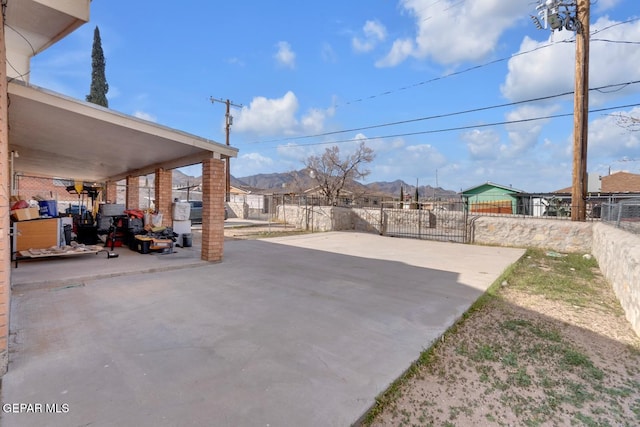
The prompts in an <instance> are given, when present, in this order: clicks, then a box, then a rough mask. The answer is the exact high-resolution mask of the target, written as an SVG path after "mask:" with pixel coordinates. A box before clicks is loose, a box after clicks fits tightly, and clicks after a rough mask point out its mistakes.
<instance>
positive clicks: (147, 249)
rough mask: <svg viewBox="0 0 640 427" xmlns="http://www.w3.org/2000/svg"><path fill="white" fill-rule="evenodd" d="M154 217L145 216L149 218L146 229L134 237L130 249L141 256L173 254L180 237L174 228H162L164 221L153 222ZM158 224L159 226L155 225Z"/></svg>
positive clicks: (139, 231) (145, 225)
mask: <svg viewBox="0 0 640 427" xmlns="http://www.w3.org/2000/svg"><path fill="white" fill-rule="evenodd" d="M153 217H154V216H153V215H145V218H148V219H147V220H146V221H145V224H144V227H143V228H142V229H140V230H138V232H137V233H135V235H134V236H133V241H132V244H131V245H130V248H131V249H132V250H134V251H137V252H139V253H141V254H148V253H152V252H156V253H157V252H159V253H162V254H170V253H173V246H174V243H175V241H176V237H177V236H178V235H177V234H176V233H174V232H173V228H171V227H165V226H162V225H161V223H162V220H161V219H160V220H157V221H154V220H153ZM154 222H157V223H158V224H154Z"/></svg>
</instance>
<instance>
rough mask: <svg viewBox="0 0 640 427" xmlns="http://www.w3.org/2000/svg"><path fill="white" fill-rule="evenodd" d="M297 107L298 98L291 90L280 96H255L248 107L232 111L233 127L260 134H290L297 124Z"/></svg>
mask: <svg viewBox="0 0 640 427" xmlns="http://www.w3.org/2000/svg"><path fill="white" fill-rule="evenodd" d="M298 107H299V106H298V98H297V97H296V95H295V94H294V93H293V92H291V91H289V92H287V93H286V94H285V95H284V96H283V97H282V98H276V99H268V98H265V97H263V96H259V97H256V98H254V99H253V100H252V101H251V103H250V104H249V106H248V107H246V106H245V107H242V109H241V110H238V111H236V112H235V113H234V118H235V120H234V125H233V129H234V131H236V132H247V133H255V134H262V135H277V134H285V135H291V134H293V133H294V132H295V130H296V128H297V126H298V121H297V120H296V117H295V116H296V112H297V111H298Z"/></svg>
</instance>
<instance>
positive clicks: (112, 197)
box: [105, 181, 118, 203]
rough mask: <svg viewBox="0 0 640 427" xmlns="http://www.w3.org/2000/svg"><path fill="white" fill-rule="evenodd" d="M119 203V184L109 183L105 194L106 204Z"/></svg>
mask: <svg viewBox="0 0 640 427" xmlns="http://www.w3.org/2000/svg"><path fill="white" fill-rule="evenodd" d="M117 201H118V184H117V183H116V182H113V181H109V182H107V191H106V194H105V202H107V203H116V202H117Z"/></svg>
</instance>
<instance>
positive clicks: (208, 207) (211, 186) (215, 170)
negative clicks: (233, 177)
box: [201, 159, 226, 261]
mask: <svg viewBox="0 0 640 427" xmlns="http://www.w3.org/2000/svg"><path fill="white" fill-rule="evenodd" d="M225 187H226V184H225V169H224V162H223V161H222V160H219V159H207V160H205V161H204V162H202V255H201V258H202V259H203V260H205V261H222V253H223V246H224V193H225Z"/></svg>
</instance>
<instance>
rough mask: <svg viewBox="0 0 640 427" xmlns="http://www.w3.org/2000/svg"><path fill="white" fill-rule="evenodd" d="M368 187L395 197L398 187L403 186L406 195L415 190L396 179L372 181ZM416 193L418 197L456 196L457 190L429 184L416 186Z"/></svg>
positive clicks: (413, 187) (398, 192) (397, 194)
mask: <svg viewBox="0 0 640 427" xmlns="http://www.w3.org/2000/svg"><path fill="white" fill-rule="evenodd" d="M367 187H368V188H370V189H377V190H378V191H379V192H381V193H385V194H391V195H393V196H395V197H400V188H401V187H402V188H404V194H405V195H407V196H413V195H414V194H415V192H416V186H415V185H410V184H407V183H406V182H404V181H402V180H400V179H397V180H395V181H393V182H373V183H371V184H368V185H367ZM418 193H419V195H420V198H423V197H442V198H450V197H456V196H457V194H458V193H457V192H455V191H452V190H445V189H443V188H442V187H437V188H434V187H432V186H430V185H420V186H418Z"/></svg>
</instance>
